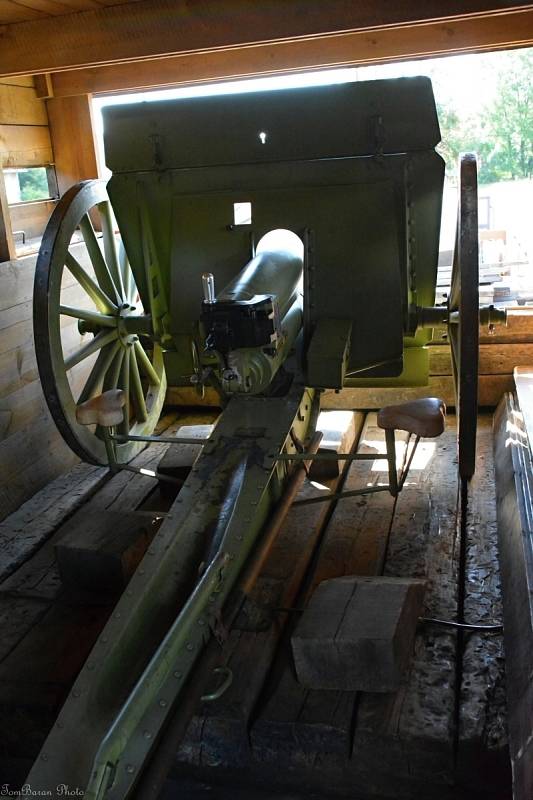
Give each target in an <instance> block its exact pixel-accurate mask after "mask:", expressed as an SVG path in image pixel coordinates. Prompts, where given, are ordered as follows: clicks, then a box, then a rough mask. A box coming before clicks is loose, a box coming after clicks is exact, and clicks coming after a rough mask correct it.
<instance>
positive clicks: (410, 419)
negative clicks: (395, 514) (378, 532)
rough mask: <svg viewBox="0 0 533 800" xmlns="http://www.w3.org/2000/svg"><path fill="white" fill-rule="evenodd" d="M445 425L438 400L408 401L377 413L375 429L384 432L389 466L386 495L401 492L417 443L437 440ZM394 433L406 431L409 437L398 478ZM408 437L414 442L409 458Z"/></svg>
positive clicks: (444, 406)
mask: <svg viewBox="0 0 533 800" xmlns="http://www.w3.org/2000/svg"><path fill="white" fill-rule="evenodd" d="M445 422H446V405H445V403H444V401H443V400H441V399H440V398H438V397H423V398H421V399H420V400H411V401H410V402H409V403H399V404H398V405H394V406H385V407H384V408H382V409H381V411H380V412H379V413H378V426H379V427H380V428H382V429H383V430H384V431H385V442H386V445H387V461H388V464H389V491H390V493H391V494H392V495H393V496H396V495H397V494H398V493H399V492H401V490H402V487H403V484H404V483H405V479H406V477H407V473H408V472H409V467H410V466H411V463H412V461H413V456H414V454H415V450H416V448H417V445H418V442H419V441H420V439H421V438H424V439H434V438H436V437H437V436H440V435H441V434H442V433H443V432H444V427H445ZM395 430H400V431H407V433H408V434H409V439H408V440H407V445H406V449H405V458H404V462H403V464H402V468H401V470H400V474H399V475H398V471H397V469H396V443H395V436H394V432H395ZM411 436H415V437H416V438H415V443H414V446H413V448H412V450H411V453H410V454H409V442H410V440H411ZM408 454H409V455H408Z"/></svg>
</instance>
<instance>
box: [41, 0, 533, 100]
mask: <svg viewBox="0 0 533 800" xmlns="http://www.w3.org/2000/svg"><path fill="white" fill-rule="evenodd" d="M531 43H533V8H532V7H530V8H529V9H528V10H527V11H520V12H515V13H512V14H511V13H509V14H507V15H505V17H503V16H501V15H496V16H494V15H492V16H485V17H481V18H475V19H473V18H464V19H459V20H450V21H449V22H442V21H440V22H431V23H422V24H417V25H413V26H409V27H401V28H384V29H381V30H379V31H372V32H369V31H356V32H353V31H352V32H347V33H341V34H337V35H329V36H323V37H315V38H310V39H300V40H298V41H280V42H273V43H270V44H266V45H250V46H247V47H242V48H233V49H228V50H218V51H215V52H210V53H188V54H183V55H179V56H170V57H167V58H158V59H152V60H149V61H144V62H142V63H139V62H129V63H123V64H112V65H108V66H102V67H98V68H90V69H78V70H71V71H66V72H56V73H55V74H53V75H52V77H51V83H52V90H53V93H54V96H56V97H62V96H67V95H74V94H82V93H85V92H87V93H93V94H98V93H112V92H121V91H122V92H123V91H128V90H129V91H133V90H136V89H149V88H154V87H162V86H185V85H190V84H194V83H200V82H202V83H206V82H209V81H220V80H235V79H242V78H249V77H253V76H267V75H282V74H286V73H291V72H292V73H294V72H298V71H305V70H312V69H326V68H335V67H349V66H356V65H365V64H366V65H368V64H376V63H382V62H390V61H402V60H407V59H413V58H425V57H431V56H443V55H450V54H458V53H472V52H486V51H490V50H498V49H504V48H512V47H521V46H526V45H529V44H531Z"/></svg>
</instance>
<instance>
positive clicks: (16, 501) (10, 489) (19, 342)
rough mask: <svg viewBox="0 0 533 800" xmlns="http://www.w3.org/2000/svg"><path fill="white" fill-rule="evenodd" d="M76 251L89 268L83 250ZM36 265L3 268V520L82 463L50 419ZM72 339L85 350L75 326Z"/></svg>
mask: <svg viewBox="0 0 533 800" xmlns="http://www.w3.org/2000/svg"><path fill="white" fill-rule="evenodd" d="M73 252H74V253H75V255H76V257H77V258H78V260H80V261H81V263H84V264H86V256H85V251H84V246H83V245H81V244H80V245H74V246H73ZM36 260H37V257H36V256H35V255H32V256H27V257H26V258H20V259H18V260H16V261H8V262H5V263H3V264H0V519H3V518H4V517H5V516H6V515H7V514H9V513H11V512H12V511H14V510H15V509H16V508H17V507H18V506H19V505H20V503H22V502H23V501H25V500H27V499H28V498H29V497H31V495H32V494H34V493H35V492H36V491H38V490H39V489H40V488H41V487H42V486H44V485H45V484H46V483H48V482H49V481H51V480H53V478H55V477H56V476H57V475H59V474H60V473H62V472H63V471H65V470H66V469H68V468H69V467H70V466H71V465H72V464H74V463H75V462H76V461H78V459H77V457H76V456H75V455H74V454H73V453H72V451H71V450H70V449H69V448H68V447H67V445H66V444H65V443H64V442H63V439H62V438H61V436H60V434H59V432H58V431H57V429H56V427H55V424H54V422H53V420H52V419H51V417H50V413H49V411H48V408H47V405H46V401H45V399H44V395H43V392H42V389H41V384H40V381H39V374H38V371H37V363H36V359H35V349H34V345H33V324H32V295H33V279H34V273H35V263H36ZM65 286H67V284H65ZM80 291H81V290H80ZM71 299H72V302H73V303H75V297H72V298H69V301H70V300H71ZM67 336H68V338H69V342H70V343H71V344H72V346H76V345H79V343H80V336H79V334H78V333H77V329H76V323H75V322H74V321H73V323H72V325H71V326H70V328H69V330H68V331H67Z"/></svg>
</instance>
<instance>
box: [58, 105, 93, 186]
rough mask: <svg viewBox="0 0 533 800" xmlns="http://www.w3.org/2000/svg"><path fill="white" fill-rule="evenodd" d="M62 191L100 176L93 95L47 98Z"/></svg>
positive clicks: (59, 184) (59, 183)
mask: <svg viewBox="0 0 533 800" xmlns="http://www.w3.org/2000/svg"><path fill="white" fill-rule="evenodd" d="M46 108H47V111H48V119H49V124H50V136H51V139H52V149H53V152H54V162H55V166H56V174H57V184H58V188H59V192H60V194H63V193H64V192H66V190H67V189H68V188H70V186H72V185H73V184H74V183H78V181H83V180H87V179H89V178H98V176H99V170H98V159H97V150H96V138H95V135H94V126H93V118H92V109H91V95H78V96H75V97H52V98H50V99H49V100H47V101H46Z"/></svg>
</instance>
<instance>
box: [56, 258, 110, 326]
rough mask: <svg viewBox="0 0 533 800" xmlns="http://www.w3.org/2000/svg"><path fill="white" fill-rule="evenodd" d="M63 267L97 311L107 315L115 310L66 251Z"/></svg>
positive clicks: (106, 297) (78, 263)
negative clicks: (74, 279)
mask: <svg viewBox="0 0 533 800" xmlns="http://www.w3.org/2000/svg"><path fill="white" fill-rule="evenodd" d="M65 266H66V268H67V269H68V271H69V272H70V274H71V275H72V276H73V277H74V278H76V280H77V281H78V283H79V284H80V286H81V288H82V289H84V291H85V292H86V293H87V294H88V295H89V297H90V298H91V300H92V301H93V303H94V304H95V306H96V308H97V309H98V310H99V311H103V312H104V313H109V312H110V311H115V310H116V308H117V306H116V305H115V303H113V301H112V300H111V299H110V298H109V297H108V296H107V294H106V293H105V292H103V291H102V289H100V287H99V286H98V284H97V283H95V282H94V281H93V279H92V278H91V276H90V275H88V274H87V273H86V272H85V270H84V269H83V267H82V265H81V264H80V262H79V261H78V260H77V259H76V258H74V256H73V255H72V253H70V252H68V251H67V256H66V258H65Z"/></svg>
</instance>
